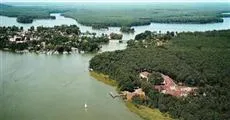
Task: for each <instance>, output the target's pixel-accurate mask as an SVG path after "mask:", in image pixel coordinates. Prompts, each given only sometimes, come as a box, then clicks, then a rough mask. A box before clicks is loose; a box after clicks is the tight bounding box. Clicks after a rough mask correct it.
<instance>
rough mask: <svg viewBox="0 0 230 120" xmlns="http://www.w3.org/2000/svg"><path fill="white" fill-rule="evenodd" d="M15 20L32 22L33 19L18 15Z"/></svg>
mask: <svg viewBox="0 0 230 120" xmlns="http://www.w3.org/2000/svg"><path fill="white" fill-rule="evenodd" d="M17 22H19V23H32V22H33V19H32V18H31V17H30V16H18V17H17Z"/></svg>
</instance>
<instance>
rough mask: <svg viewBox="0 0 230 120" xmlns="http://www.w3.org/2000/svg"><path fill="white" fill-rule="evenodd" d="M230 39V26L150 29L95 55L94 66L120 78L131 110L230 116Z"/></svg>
mask: <svg viewBox="0 0 230 120" xmlns="http://www.w3.org/2000/svg"><path fill="white" fill-rule="evenodd" d="M229 40H230V30H219V31H216V30H214V31H207V32H182V33H176V32H169V31H168V32H167V33H164V34H163V33H161V32H151V31H145V32H144V33H140V34H138V35H136V37H135V39H134V40H130V41H128V43H127V44H128V45H127V49H125V50H117V51H114V52H104V53H102V54H98V55H96V56H95V57H93V58H92V59H91V60H90V65H89V67H90V69H91V70H92V71H91V72H93V74H94V76H96V75H97V77H96V78H97V79H100V77H98V76H106V77H103V78H107V79H108V80H110V81H111V80H113V81H116V86H117V88H118V91H119V92H120V95H121V96H122V97H123V98H124V99H125V101H130V102H128V103H127V104H128V105H127V106H128V107H129V108H130V110H131V111H133V112H135V113H137V114H139V115H140V116H141V117H143V118H145V119H148V120H150V119H151V120H152V119H155V118H152V117H151V116H153V114H154V113H155V114H156V113H157V114H158V112H152V111H154V110H156V109H159V110H160V111H161V112H162V113H164V114H169V116H170V118H173V119H186V120H199V119H222V120H224V119H228V118H229V117H230V116H229V114H228V113H229V110H228V108H229V101H228V98H230V94H228V91H229V90H230V84H229V78H230V74H229V66H230V61H229V60H230V51H229V48H230V42H229ZM95 74H96V75H95ZM104 81H105V80H104ZM113 83H114V82H113ZM131 103H132V105H130V104H131ZM150 108H151V109H150ZM141 111H146V112H141ZM150 111H151V112H150ZM159 114H160V113H159ZM159 114H158V115H159ZM154 116H155V115H154ZM164 119H166V118H164Z"/></svg>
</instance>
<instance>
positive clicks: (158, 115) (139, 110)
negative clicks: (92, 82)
mask: <svg viewBox="0 0 230 120" xmlns="http://www.w3.org/2000/svg"><path fill="white" fill-rule="evenodd" d="M89 74H90V76H92V77H93V78H95V79H96V80H98V81H100V82H103V83H104V84H106V85H110V86H112V87H115V88H116V89H117V88H118V86H117V83H116V81H115V80H113V79H110V78H109V76H108V75H105V74H103V73H98V72H95V71H90V72H89ZM117 91H118V92H119V90H118V89H117ZM123 102H124V104H125V106H126V107H127V108H128V109H129V111H130V112H133V113H135V114H136V115H138V116H139V117H140V118H142V119H144V120H173V119H172V118H170V115H169V114H167V113H162V112H160V111H159V110H158V109H152V108H149V107H146V106H143V105H135V104H133V103H132V102H128V101H125V100H123Z"/></svg>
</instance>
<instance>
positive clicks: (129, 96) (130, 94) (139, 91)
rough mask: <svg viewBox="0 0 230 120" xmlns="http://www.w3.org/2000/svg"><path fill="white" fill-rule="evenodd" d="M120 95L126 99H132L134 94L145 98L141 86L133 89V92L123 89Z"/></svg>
mask: <svg viewBox="0 0 230 120" xmlns="http://www.w3.org/2000/svg"><path fill="white" fill-rule="evenodd" d="M122 96H123V97H124V98H125V99H126V100H127V101H132V98H133V97H134V96H138V97H140V98H143V99H144V98H145V92H144V91H143V90H142V88H138V89H135V90H134V92H129V91H123V92H122Z"/></svg>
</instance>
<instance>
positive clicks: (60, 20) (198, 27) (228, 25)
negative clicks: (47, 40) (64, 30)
mask: <svg viewBox="0 0 230 120" xmlns="http://www.w3.org/2000/svg"><path fill="white" fill-rule="evenodd" d="M225 14H228V13H225ZM51 16H56V19H55V20H52V19H46V20H45V19H43V20H35V21H33V23H32V24H22V23H18V22H17V21H16V18H15V17H6V16H0V20H1V23H0V26H12V25H16V26H23V27H24V28H25V29H28V28H29V27H31V26H49V27H52V26H54V25H62V24H66V25H71V24H75V25H77V26H78V27H79V28H80V30H81V31H82V32H86V31H89V32H95V33H97V34H98V35H100V34H102V33H106V34H110V33H112V32H115V33H120V27H109V30H95V29H92V27H90V26H85V25H82V24H79V23H78V22H77V21H76V20H74V19H72V18H66V17H64V16H61V14H59V13H55V14H51ZM223 20H224V22H223V23H208V24H164V23H151V24H150V25H145V26H133V28H134V29H135V33H134V34H123V38H122V39H123V40H129V39H134V37H135V35H136V34H139V33H142V32H144V31H145V30H150V31H161V32H166V31H177V32H182V31H185V32H186V31H207V30H223V29H230V17H229V18H223Z"/></svg>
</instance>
